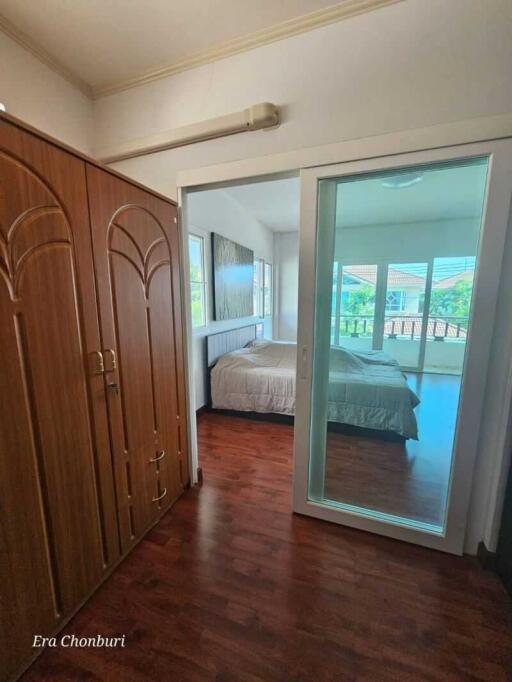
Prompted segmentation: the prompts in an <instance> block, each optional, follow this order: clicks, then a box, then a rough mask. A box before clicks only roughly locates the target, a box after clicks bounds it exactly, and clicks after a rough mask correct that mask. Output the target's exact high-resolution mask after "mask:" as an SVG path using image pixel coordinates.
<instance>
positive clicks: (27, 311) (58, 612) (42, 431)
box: [0, 115, 189, 680]
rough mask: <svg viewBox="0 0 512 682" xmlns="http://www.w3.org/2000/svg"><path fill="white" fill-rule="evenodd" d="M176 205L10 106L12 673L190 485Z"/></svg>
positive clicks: (0, 667)
mask: <svg viewBox="0 0 512 682" xmlns="http://www.w3.org/2000/svg"><path fill="white" fill-rule="evenodd" d="M182 330H183V324H182V319H181V292H180V257H179V238H178V231H177V225H176V207H175V205H174V204H173V203H172V202H171V201H169V200H167V199H165V198H163V197H160V196H158V195H156V194H154V193H152V192H151V191H149V190H146V189H144V188H142V187H140V186H139V185H137V184H135V183H133V182H131V181H129V180H126V179H124V178H122V177H121V176H119V175H118V174H114V173H113V172H111V171H109V170H107V169H104V168H102V167H101V166H99V165H98V164H96V163H95V162H93V161H90V160H88V159H87V158H85V157H83V156H81V155H80V154H79V153H78V152H74V151H73V150H70V149H68V148H65V147H63V146H62V145H60V144H59V143H57V142H55V141H53V140H50V139H48V138H46V137H45V136H44V135H42V134H39V133H38V132H37V131H33V130H32V129H29V128H28V127H27V126H24V125H23V124H21V123H20V122H18V121H16V120H14V119H12V118H11V117H8V116H4V115H1V116H0V391H1V411H0V680H10V679H14V678H15V677H16V676H17V675H18V674H19V673H21V672H22V670H23V669H24V668H25V667H26V666H27V664H28V663H29V662H30V660H31V658H33V657H34V655H35V654H36V653H37V650H35V649H33V648H32V641H33V636H34V635H36V634H39V635H43V636H49V635H53V634H55V633H56V632H57V631H58V630H59V629H60V628H61V627H62V626H63V624H64V623H65V621H66V620H68V619H69V618H70V616H71V615H72V614H73V613H74V612H75V611H76V610H77V609H78V608H79V607H80V606H81V605H82V604H83V602H84V601H85V600H86V599H87V598H88V597H89V596H90V595H91V593H92V592H93V591H94V590H95V589H96V588H97V587H98V585H99V584H100V583H101V582H102V580H104V578H105V577H106V576H107V575H108V574H109V572H111V570H112V569H113V568H114V567H115V565H116V564H117V563H118V562H119V561H120V560H121V558H122V557H123V555H124V554H125V553H126V552H127V551H128V550H129V549H130V548H131V547H132V546H133V545H134V543H136V542H137V541H138V540H139V539H140V538H141V537H142V535H144V533H145V532H146V531H147V530H148V529H149V528H150V527H151V526H152V525H153V524H154V523H155V522H156V521H157V520H158V519H159V518H160V516H161V515H162V514H163V513H164V512H165V511H166V510H167V509H168V508H169V507H170V505H172V503H173V502H174V501H175V500H176V499H177V498H178V497H179V496H180V494H181V493H182V492H183V490H184V489H185V487H187V486H188V484H189V471H188V454H187V410H186V398H185V383H184V382H185V368H184V355H183V350H184V349H183V335H182Z"/></svg>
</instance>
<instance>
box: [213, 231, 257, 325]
mask: <svg viewBox="0 0 512 682" xmlns="http://www.w3.org/2000/svg"><path fill="white" fill-rule="evenodd" d="M212 263H213V314H214V319H215V320H232V319H236V318H238V317H249V316H251V315H252V314H253V271H254V252H253V251H251V249H248V248H246V247H245V246H242V245H241V244H237V243H236V242H233V241H231V239H227V238H226V237H222V236H221V235H220V234H216V233H215V232H213V233H212Z"/></svg>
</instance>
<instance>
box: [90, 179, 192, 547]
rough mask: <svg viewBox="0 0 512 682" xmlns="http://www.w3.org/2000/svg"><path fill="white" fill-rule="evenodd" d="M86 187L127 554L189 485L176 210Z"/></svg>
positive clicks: (115, 189) (107, 183)
mask: <svg viewBox="0 0 512 682" xmlns="http://www.w3.org/2000/svg"><path fill="white" fill-rule="evenodd" d="M87 178H88V188H89V201H90V213H91V228H92V234H93V244H94V261H95V269H96V281H97V287H98V299H99V305H100V311H101V328H102V335H103V343H104V347H105V349H106V351H107V352H106V357H115V358H116V366H115V367H114V366H113V365H111V364H110V365H108V366H107V367H106V370H107V371H106V376H107V378H108V380H107V382H108V383H109V384H112V385H113V386H112V387H111V388H110V389H109V393H108V402H109V413H110V422H111V428H112V442H113V447H114V452H115V458H116V476H117V479H116V480H117V486H118V506H119V516H120V528H121V538H122V543H123V547H124V548H126V547H128V546H129V545H130V543H132V542H133V541H134V540H135V539H137V538H138V537H140V535H141V534H143V533H144V531H145V530H146V529H147V528H148V527H149V526H150V525H151V524H152V523H153V522H154V521H155V520H156V519H157V518H158V517H159V515H160V514H161V513H162V511H163V510H164V509H165V508H166V507H167V506H169V504H171V503H172V502H173V501H174V500H175V499H176V498H177V496H178V495H179V494H180V493H181V492H182V490H183V488H184V486H185V485H186V483H187V482H188V468H187V464H186V462H187V451H186V448H187V440H186V417H185V412H184V410H185V403H184V400H183V397H184V385H183V379H184V376H183V368H182V365H183V359H182V341H181V334H182V328H181V317H180V306H181V297H180V292H179V283H180V278H179V257H178V251H177V248H176V246H177V241H176V239H177V235H176V232H177V229H176V225H175V222H174V218H175V215H176V210H175V207H174V206H173V205H172V204H170V203H167V202H165V201H163V200H161V199H158V198H157V197H155V196H153V195H151V194H150V193H147V192H145V191H144V190H142V189H139V188H137V187H134V186H133V185H131V184H129V183H127V182H124V181H123V180H121V179H119V178H117V177H114V176H112V175H110V174H109V173H107V172H104V171H102V170H100V169H98V168H96V167H93V166H88V168H87ZM177 287H178V290H177ZM112 351H113V352H112ZM180 419H181V420H182V423H183V427H181V426H180Z"/></svg>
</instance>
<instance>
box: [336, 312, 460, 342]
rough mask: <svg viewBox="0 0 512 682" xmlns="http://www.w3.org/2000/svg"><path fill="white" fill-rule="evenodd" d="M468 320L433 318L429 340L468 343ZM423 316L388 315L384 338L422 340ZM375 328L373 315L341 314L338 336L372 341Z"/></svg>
mask: <svg viewBox="0 0 512 682" xmlns="http://www.w3.org/2000/svg"><path fill="white" fill-rule="evenodd" d="M468 324H469V318H468V317H467V316H465V317H454V316H448V315H447V316H444V315H442V316H441V315H431V316H429V318H428V320H427V330H426V332H427V333H426V336H427V340H433V341H444V340H445V339H449V340H454V341H465V340H466V335H467V329H468ZM422 325H423V316H422V315H421V314H416V315H414V314H413V315H411V314H395V315H394V314H392V313H386V316H385V320H384V338H387V339H409V340H411V341H414V340H419V339H420V338H421V330H422ZM331 329H332V332H331V335H332V336H333V338H334V337H335V330H336V318H335V317H332V318H331ZM373 329H374V316H373V315H340V318H339V337H340V338H342V337H345V338H346V337H352V338H371V337H372V336H373Z"/></svg>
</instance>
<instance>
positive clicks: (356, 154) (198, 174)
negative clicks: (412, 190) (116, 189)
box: [176, 113, 512, 189]
mask: <svg viewBox="0 0 512 682" xmlns="http://www.w3.org/2000/svg"><path fill="white" fill-rule="evenodd" d="M506 137H512V113H506V114H498V115H496V116H484V117H478V118H470V119H464V120H461V121H454V122H452V123H441V124H439V125H434V126H429V127H427V128H412V129H410V130H405V131H390V132H389V133H385V134H383V135H374V136H372V137H365V138H358V139H349V140H340V141H339V142H332V143H330V144H325V145H321V146H317V147H304V148H302V149H296V150H293V151H289V152H281V153H279V154H272V155H268V156H258V157H253V158H250V159H242V160H240V161H230V162H227V163H222V164H216V165H212V166H204V167H203V168H194V169H188V170H183V171H179V172H178V174H177V180H176V184H177V186H178V187H186V188H189V189H192V188H194V187H202V188H203V189H204V186H205V185H206V186H207V185H214V184H217V183H223V182H225V183H231V182H233V181H240V180H242V179H249V178H256V177H258V176H268V175H273V174H280V173H290V172H296V171H297V169H300V168H312V167H314V166H325V165H329V164H333V163H344V162H346V161H362V160H364V159H369V158H376V157H379V156H390V155H394V154H404V153H406V152H415V151H422V150H428V149H439V148H441V147H452V146H455V145H458V144H468V143H471V142H484V141H490V140H499V139H503V138H506Z"/></svg>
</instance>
